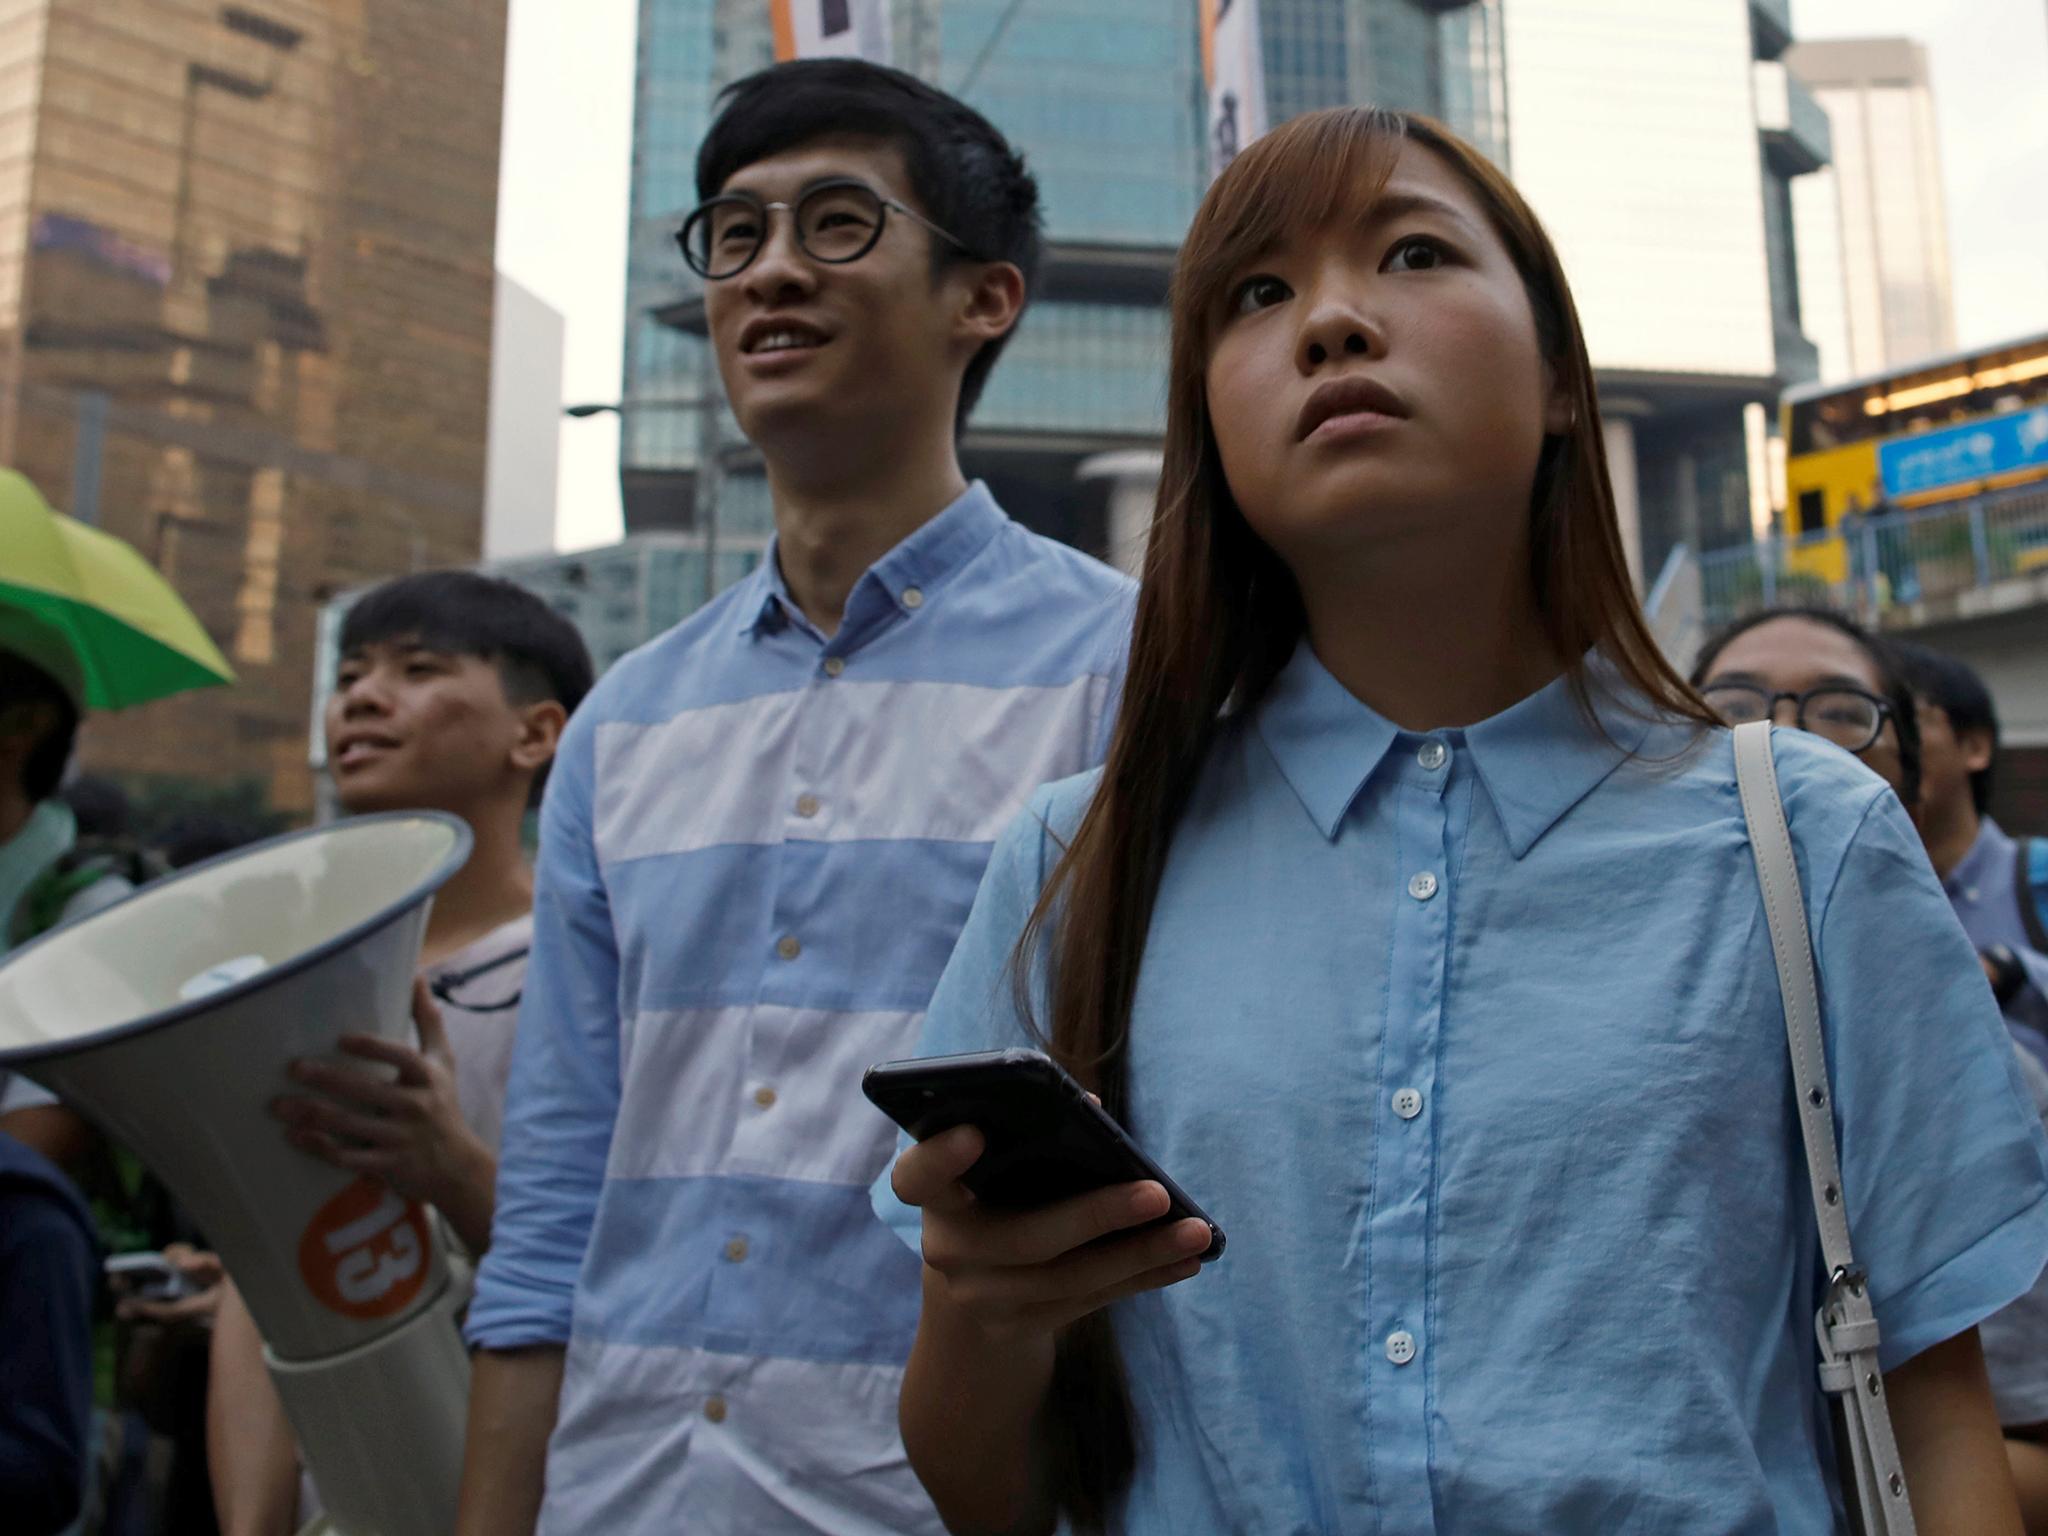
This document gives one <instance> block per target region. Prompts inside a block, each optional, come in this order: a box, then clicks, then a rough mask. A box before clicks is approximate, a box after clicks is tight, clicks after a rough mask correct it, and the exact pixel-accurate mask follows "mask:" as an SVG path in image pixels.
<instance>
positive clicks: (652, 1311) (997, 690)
mask: <svg viewBox="0 0 2048 1536" xmlns="http://www.w3.org/2000/svg"><path fill="white" fill-rule="evenodd" d="M1129 619H1130V584H1129V583H1128V582H1127V581H1125V580H1124V579H1123V578H1122V577H1120V576H1118V575H1116V574H1115V573H1113V572H1111V571H1110V570H1108V569H1107V568H1106V567H1104V566H1101V565H1099V564H1097V563H1096V562H1094V561H1092V560H1089V559H1087V558H1086V557H1084V556H1082V555H1079V554H1076V553H1075V552H1074V551H1072V550H1070V549H1067V548H1065V547H1063V546H1061V545H1058V544H1055V543H1052V542H1051V541H1049V540H1046V539H1043V538H1040V537H1038V536H1037V535H1035V534H1032V533H1030V532H1028V531H1026V530H1025V529H1023V528H1022V527H1020V526H1018V525H1017V524H1015V523H1012V522H1011V521H1010V520H1009V519H1008V518H1006V517H1005V516H1004V515H1003V513H1002V512H1001V510H1000V509H999V508H998V507H997V506H996V504H995V502H994V501H993V499H991V497H990V496H989V494H988V492H987V490H986V489H985V488H984V487H982V486H980V485H978V484H977V485H976V486H974V487H973V488H972V489H970V490H969V491H968V492H967V493H966V494H965V495H964V496H962V497H961V498H960V500H958V501H957V502H955V503H954V504H953V505H952V506H951V507H950V508H948V509H947V510H946V511H945V512H943V513H942V514H940V516H939V517H937V518H936V519H934V520H933V521H932V522H930V523H928V524H926V525H925V526H924V527H923V528H921V529H919V530H918V531H917V532H916V533H914V534H913V535H911V537H910V538H908V539H906V540H905V541H904V542H903V543H901V544H900V545H898V546H897V547H896V548H895V549H894V550H892V551H891V552H890V553H889V554H888V555H887V556H885V557H884V558H883V559H881V560H880V561H878V562H877V563H876V564H875V565H874V566H873V567H872V568H871V569H870V570H869V571H868V572H867V573H866V574H865V575H864V576H863V577H862V578H861V580H860V581H859V582H858V583H857V584H856V586H855V587H854V589H853V591H852V593H851V594H850V596H849V598H848V600H847V604H846V612H845V618H844V621H843V622H842V624H841V626H840V629H839V631H838V633H837V634H835V635H833V636H832V637H830V638H829V639H828V638H826V637H825V636H824V635H822V634H820V633H819V632H818V631H817V630H816V629H814V628H813V627H812V626H811V625H810V624H809V623H808V622H807V621H806V620H805V619H804V618H803V617H802V615H801V613H800V612H799V611H798V610H797V608H796V606H795V604H794V603H793V602H791V601H790V599H789V596H788V594H787V592H786V590H785V589H784V588H783V586H782V583H781V580H780V578H779V576H778V574H777V570H776V565H775V561H774V560H773V558H772V557H771V558H770V559H769V560H767V561H766V562H765V563H764V564H763V565H762V567H761V568H760V570H758V571H757V572H755V573H754V575H752V576H751V577H749V578H748V579H747V580H746V581H744V582H741V583H740V584H739V585H738V586H736V587H734V588H732V589H731V590H730V591H728V592H727V593H726V594H725V595H724V596H723V597H721V598H720V599H719V600H718V601H716V602H715V603H712V604H711V605H709V606H708V607H707V608H705V609H704V610H703V611H702V612H700V613H698V614H697V615H695V616H693V617H692V618H691V619H689V620H688V621H687V622H685V623H684V624H682V625H680V626H678V627H677V628H676V629H674V630H672V631H670V632H669V633H668V634H666V635H664V636H662V637H661V638H660V639H658V640H656V641H654V642H653V643H652V644H650V645H648V646H646V647H644V648H642V649H641V650H639V651H637V652H635V653H634V654H633V655H631V656H629V657H627V658H625V659H624V660H623V661H621V662H620V663H619V664H618V665H617V666H616V667H615V668H613V669H612V671H611V672H610V673H609V674H608V675H607V676H606V677H605V678H604V680H603V681H602V682H601V683H600V684H599V685H598V687H597V689H596V690H595V691H594V692H593V693H592V694H591V696H590V698H589V699H588V700H587V701H586V702H585V703H584V705H583V707H582V708H581V709H580V710H578V712H577V714H576V718H575V720H574V721H573V722H572V724H571V725H570V727H569V730H568V732H567V734H566V735H565V737H564V739H563V743H562V750H561V753H560V755H559V757H558V759H557V762H556V765H555V769H554V777H553V781H552V783H551V784H550V786H549V791H548V796H547V804H546V809H545V810H544V812H543V814H542V833H541V855H540V866H539V875H538V887H537V890H536V895H535V904H534V906H535V910H534V920H535V921H534V949H533V956H532V960H531V968H530V970H529V971H528V974H527V982H526V996H525V1003H524V1006H523V1010H522V1013H521V1016H520V1021H519V1036H518V1044H517V1046H516V1048H515V1052H514V1059H513V1067H512V1080H511V1089H510V1098H509V1102H508V1104H507V1108H506V1124H505V1140H504V1153H503V1162H502V1165H501V1167H500V1171H499V1184H498V1206H497V1221H496V1225H495V1227H494V1230H493V1235H492V1243H491V1248H490V1252H489V1253H488V1255H487V1256H486V1258H485V1260H484V1264H483V1268H482V1273H481V1275H480V1277H479V1280H478V1287H477V1295H476V1300H475V1302H474V1303H473V1305H472V1306H471V1309H470V1313H469V1322H468V1333H469V1338H470V1341H471V1342H472V1343H473V1344H476V1345H479V1346H482V1347H485V1348H512V1347H517V1346H520V1345H529V1344H543V1343H562V1342H564V1341H566V1342H567V1344H568V1361H567V1368H566V1374H565V1378H564V1382H563V1388H562V1397H561V1405H560V1414H559V1418H558V1420H557V1425H556V1429H555V1434H554V1439H553V1441H552V1443H551V1444H550V1446H549V1450H548V1469H547V1485H548V1486H547V1502H546V1506H545V1509H544V1511H543V1514H542V1519H541V1530H542V1532H544V1533H563V1532H574V1533H578V1536H585V1533H588V1532H591V1531H604V1532H606V1533H611V1532H634V1531H642V1530H647V1531H653V1530H660V1531H664V1532H668V1531H675V1530H678V1529H683V1530H705V1531H746V1532H749V1533H758V1532H769V1533H773V1532H790V1533H810V1532H830V1533H832V1536H868V1533H873V1536H883V1533H887V1536H900V1533H903V1532H920V1531H927V1530H929V1531H934V1532H936V1531H938V1530H939V1529H940V1527H939V1524H938V1521H937V1518H936V1516H935V1515H934V1514H933V1512H932V1510H931V1506H930V1503H929V1501H928V1500H927V1499H926V1498H925V1496H924V1493H923V1491H922V1489H921V1488H920V1487H919V1485H918V1483H917V1480H916V1478H915V1476H914V1475H913V1474H912V1472H911V1471H910V1468H909V1465H908V1463H907V1461H906V1460H905V1458H904V1454H903V1449H902V1446H901V1443H900V1441H899V1439H898V1435H897V1429H896V1397H897V1390H898V1386H899V1383H900V1380H901V1376H902V1365H903V1362H904V1360H905V1359H906V1358H907V1356H908V1354H909V1349H910V1342H911V1337H912V1335H913V1333H914V1332H915V1329H916V1323H917V1311H918V1263H917V1259H916V1256H915V1255H914V1254H912V1253H910V1252H908V1251H906V1250H905V1248H904V1247H903V1245H902V1244H901V1243H899V1242H898V1241H897V1240H896V1239H895V1237H894V1236H892V1235H891V1233H890V1232H889V1231H888V1229H887V1228H885V1227H883V1226H882V1225H881V1224H880V1223H879V1222H878V1221H876V1219H875V1217H874V1215H873V1213H872V1211H871V1210H870V1208H869V1204H868V1196H867V1186H868V1184H869V1183H870V1181H872V1180H873V1179H874V1178H875V1177H876V1175H877V1174H878V1173H879V1172H880V1171H881V1169H882V1168H883V1166H884V1165H885V1163H886V1162H887V1161H888V1159H889V1157H890V1154H891V1152H892V1150H893V1148H894V1145H895V1136H894V1131H893V1128H892V1127H891V1126H890V1125H889V1123H888V1122H887V1121H886V1120H885V1119H883V1117H882V1116H881V1115H880V1114H879V1113H877V1112H876V1111H875V1110H873V1109H872V1108H871V1107H870V1106H869V1105H868V1103H867V1101H866V1100H865V1099H864V1098H863V1097H862V1096H861V1092H860V1075H861V1072H862V1070H863V1069H864V1068H865V1067H866V1066H867V1065H868V1064H870V1063H872V1062H876V1061H881V1060H884V1059H886V1058H889V1057H894V1056H904V1055H908V1054H910V1053H911V1050H912V1048H913V1047H914V1045H915V1043H916V1040H917V1036H918V1029H919V1025H920V1022H921V1020H922V1017H923V1012H924V1008H925V1004H926V1002H927V1000H928V999H929V998H930V996H931V992H932V988H933V986H934V985H936V983H937V981H938V978H939V973H940V971H941V970H942V969H943V968H944V966H945V963H946V959H947V956H948V955H949V954H950V953H951V952H952V948H953V943H954V940H955V938H956V937H957V936H958V934H959V931H960V927H961V925H962V924H963V923H964V922H965V921H966V918H967V913H968V910H969V908H970V907H971V905H972V904H973V900H974V893H975V889H976V887H977V885H978V884H979V882H980V879H981V874H982V868H983V865H984V864H985V863H986V862H987V859H988V855H989V851H990V849H991V847H992V846H993V843H994V840H995V837H996V835H997V833H998V832H1000V831H1001V829H1002V828H1003V826H1004V825H1005V823H1006V822H1008V820H1009V819H1010V818H1011V816H1012V815H1014V814H1015V812H1016V811H1017V810H1018V809H1019V808H1020V807H1021V806H1022V805H1023V804H1024V803H1025V801H1026V800H1027V798H1028V797H1029V795H1030V794H1031V792H1032V791H1033V790H1034V789H1035V788H1036V787H1037V786H1038V785H1040V784H1041V783H1044V782H1046V781H1047V780H1051V779H1056V778H1059V777H1061V776H1063V775H1066V774H1070V773H1073V772H1075V771H1077V770H1080V769H1082V768H1085V767H1087V766H1089V765H1091V764H1093V763H1095V762H1097V761H1099V760H1100V757H1101V755H1102V751H1103V748H1104V746H1105V745H1106V743H1107V735H1108V728H1109V721H1110V713H1111V710H1112V707H1113V699H1114V692H1115V688H1116V685H1117V682H1118V680H1119V679H1120V677H1121V671H1122V662H1123V654H1124V648H1125V645H1126V643H1127V639H1128V634H1129Z"/></svg>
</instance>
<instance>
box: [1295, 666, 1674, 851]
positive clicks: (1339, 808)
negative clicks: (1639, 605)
mask: <svg viewBox="0 0 2048 1536" xmlns="http://www.w3.org/2000/svg"><path fill="white" fill-rule="evenodd" d="M1587 671H1588V676H1587V682H1588V685H1589V687H1590V689H1591V691H1592V695H1593V700H1594V713H1595V715H1596V716H1597V717H1598V719H1599V722H1600V724H1599V725H1598V726H1596V725H1595V724H1594V723H1593V722H1591V721H1589V720H1588V719H1587V718H1586V715H1585V712H1584V711H1583V710H1582V709H1581V708H1580V707H1579V704H1578V701H1577V700H1576V699H1575V698H1574V697H1573V696H1572V691H1571V685H1570V682H1569V680H1568V679H1566V678H1562V677H1560V678H1558V679H1557V680H1556V681H1554V682H1552V683H1549V684H1548V685H1546V686H1545V687H1543V688H1541V689H1539V690H1538V691H1537V692H1535V693H1533V694H1531V695H1530V696H1529V697H1528V698H1526V699H1523V700H1522V701H1521V702H1520V703H1518V704H1515V705H1513V706H1511V707H1510V708H1508V709H1506V710H1503V711H1502V712H1501V713H1500V714H1497V715H1495V716H1493V717H1492V718H1491V719H1488V720H1482V721H1481V722H1480V723H1479V724H1477V725H1474V726H1471V727H1468V728H1467V729H1465V730H1461V731H1458V730H1453V731H1436V732H1431V733H1429V734H1430V735H1431V736H1435V737H1438V738H1440V739H1442V740H1444V741H1446V742H1448V743H1450V744H1451V745H1452V746H1453V749H1454V750H1458V751H1462V752H1465V753H1467V754H1469V755H1470V757H1471V759H1472V765H1473V767H1474V768H1475V769H1476V770H1477V771H1478V774H1479V778H1480V781H1481V782H1482V783H1483V784H1484V785H1485V786H1486V793H1487V795H1488V797H1489V798H1490V799H1491V800H1492V801H1493V804H1494V809H1495V812H1496V813H1497V814H1498V815H1499V817H1500V823H1501V828H1502V830H1503V831H1504V832H1505V833H1506V834H1507V840H1508V847H1509V849H1510V850H1511V851H1512V852H1513V853H1514V856H1515V857H1516V858H1518V859H1519V858H1521V857H1522V856H1523V855H1524V854H1526V853H1527V852H1528V851H1529V850H1530V849H1531V848H1533V847H1534V846H1535V845H1536V843H1537V842H1538V840H1540V839H1541V838H1542V836H1543V834H1544V833H1546V832H1548V831H1549V830H1550V829H1551V828H1552V827H1553V826H1555V825H1556V824H1557V822H1558V821H1559V820H1560V819H1561V818H1562V817H1563V816H1564V814H1565V812H1567V811H1569V810H1570V809H1571V808H1572V807H1573V806H1575V805H1577V804H1578V803H1579V802H1580V801H1581V800H1583V799H1585V797H1586V796H1587V795H1589V794H1591V793H1592V792H1593V790H1594V789H1595V788H1597V787H1598V786H1599V785H1600V784H1601V782H1602V781H1604V780H1605V779H1606V778H1607V776H1608V775H1609V774H1611V773H1613V772H1614V770H1615V769H1616V768H1618V767H1619V766H1620V765H1621V764H1622V763H1623V762H1624V761H1625V760H1626V759H1627V758H1628V757H1629V756H1630V755H1631V754H1633V753H1634V752H1635V751H1636V750H1637V749H1638V748H1639V747H1640V746H1641V745H1642V744H1643V740H1644V738H1645V737H1646V736H1647V735H1648V734H1649V732H1650V729H1651V725H1652V721H1651V719H1650V718H1649V716H1648V714H1647V712H1646V711H1644V710H1638V709H1634V708H1630V707H1628V706H1627V704H1626V703H1625V702H1624V697H1623V689H1622V687H1621V685H1620V684H1619V680H1618V679H1617V678H1616V677H1615V676H1614V673H1613V669H1612V668H1611V667H1610V666H1609V665H1607V664H1606V663H1604V662H1602V661H1599V660H1597V659H1592V660H1589V662H1588V664H1587ZM1257 727H1258V731H1259V734H1260V735H1261V736H1262V737H1263V738H1264V739H1265V742H1266V745H1267V746H1268V748H1269V749H1270V750H1271V751H1272V753H1273V758H1274V761H1275V762H1276V763H1277V764H1278V765H1279V768H1280V772H1281V774H1282V776H1283V777H1285V778H1286V780H1287V782H1288V784H1289V785H1290V786H1291V787H1292V788H1293V790H1294V793H1295V797H1296V798H1297V799H1298V800H1300V801H1301V805H1302V809H1303V810H1305V811H1307V812H1308V816H1309V819H1310V820H1311V821H1313V822H1314V823H1315V824H1316V828H1317V830H1319V831H1320V832H1321V833H1322V834H1323V836H1324V837H1326V838H1330V839H1334V838H1335V837H1336V835H1337V828H1338V827H1339V825H1340V824H1341V823H1342V822H1343V820H1344V817H1345V814H1346V813H1347V812H1348V811H1349V810H1350V809H1351V805H1352V802H1353V801H1355V800H1356V799H1357V798H1358V794H1359V791H1360V790H1362V789H1363V788H1364V787H1365V784H1366V781H1367V780H1368V779H1370V778H1371V777H1372V775H1373V773H1374V771H1375V770H1376V769H1377V768H1378V767H1379V765H1380V763H1381V761H1382V760H1383V759H1384V758H1385V757H1386V755H1387V753H1388V751H1389V750H1390V749H1392V748H1393V746H1394V745H1395V743H1396V742H1397V741H1398V740H1399V739H1400V738H1401V737H1402V736H1403V735H1404V734H1406V733H1404V732H1402V730H1401V729H1400V728H1399V727H1398V726H1396V725H1395V724H1394V723H1393V722H1392V721H1390V720H1387V719H1385V718H1384V717H1382V716H1381V715H1379V714H1378V713H1376V712H1375V711H1374V710H1372V709H1371V708H1370V707H1368V706H1367V705H1365V704H1364V703H1361V702H1360V701H1359V700H1358V699H1357V698H1355V697H1353V696H1352V694H1351V693H1350V692H1349V690H1347V689H1346V688H1345V687H1344V685H1343V684H1342V683H1340V682H1338V681H1337V680H1336V678H1334V677H1332V676H1331V675H1330V673H1329V671H1328V670H1327V669H1326V668H1325V667H1324V666H1323V664H1322V663H1321V662H1320V661H1318V660H1317V659H1316V655H1315V652H1314V650H1313V649H1311V647H1310V646H1309V644H1308V642H1307V641H1306V640H1304V641H1302V642H1301V643H1300V644H1299V645H1297V646H1296V647H1295V651H1294V656H1293V658H1292V659H1291V660H1290V661H1289V662H1288V663H1287V665H1286V666H1285V667H1284V668H1282V669H1281V672H1280V675H1279V677H1278V678H1276V679H1275V680H1274V683H1273V686H1272V688H1271V689H1270V690H1269V691H1268V693H1267V695H1266V697H1265V699H1264V700H1263V701H1262V702H1261V703H1260V705H1259V709H1258V720H1257ZM1603 728H1604V729H1603ZM1610 738H1611V739H1610ZM1414 739H1416V740H1417V741H1419V740H1421V739H1422V738H1421V736H1420V735H1416V736H1415V737H1414Z"/></svg>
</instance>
